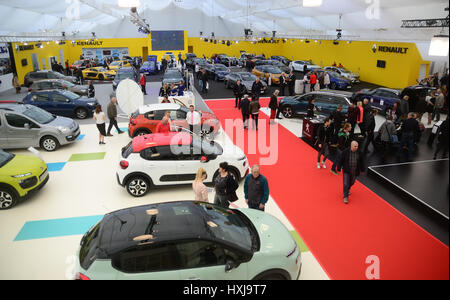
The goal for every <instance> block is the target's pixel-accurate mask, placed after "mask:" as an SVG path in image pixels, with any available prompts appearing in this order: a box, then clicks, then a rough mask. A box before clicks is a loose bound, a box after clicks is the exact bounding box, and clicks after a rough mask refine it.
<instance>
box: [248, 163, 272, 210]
mask: <svg viewBox="0 0 450 300" xmlns="http://www.w3.org/2000/svg"><path fill="white" fill-rule="evenodd" d="M244 195H245V202H246V203H247V205H248V208H252V209H258V210H261V211H264V210H265V207H266V203H267V201H268V200H269V184H268V182H267V179H266V177H264V176H263V175H261V171H260V167H259V166H258V165H254V166H253V167H252V172H251V174H248V175H247V177H245V181H244Z"/></svg>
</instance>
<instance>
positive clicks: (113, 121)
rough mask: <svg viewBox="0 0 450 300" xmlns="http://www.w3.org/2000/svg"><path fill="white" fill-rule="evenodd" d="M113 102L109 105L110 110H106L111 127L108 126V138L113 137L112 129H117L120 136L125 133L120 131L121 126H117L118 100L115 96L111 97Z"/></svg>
mask: <svg viewBox="0 0 450 300" xmlns="http://www.w3.org/2000/svg"><path fill="white" fill-rule="evenodd" d="M110 98H111V102H109V104H108V108H107V110H106V113H107V115H108V119H109V126H108V132H107V134H106V136H112V134H111V129H112V127H113V126H114V127H116V129H117V132H118V133H119V134H121V133H123V131H122V130H120V128H119V126H118V125H117V107H116V104H117V98H116V96H115V95H111V96H110Z"/></svg>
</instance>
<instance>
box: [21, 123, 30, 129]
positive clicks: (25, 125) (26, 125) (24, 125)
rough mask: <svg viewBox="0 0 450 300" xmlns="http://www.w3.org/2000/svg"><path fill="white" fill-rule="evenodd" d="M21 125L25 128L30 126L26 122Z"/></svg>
mask: <svg viewBox="0 0 450 300" xmlns="http://www.w3.org/2000/svg"><path fill="white" fill-rule="evenodd" d="M23 127H24V128H25V129H30V128H31V127H30V124H28V123H25V124H23Z"/></svg>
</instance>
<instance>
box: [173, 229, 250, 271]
mask: <svg viewBox="0 0 450 300" xmlns="http://www.w3.org/2000/svg"><path fill="white" fill-rule="evenodd" d="M207 226H208V225H207ZM176 247H177V250H178V253H179V257H180V258H181V263H182V266H183V269H181V270H179V274H180V279H182V280H246V279H248V278H247V276H248V271H247V264H246V263H243V264H241V265H240V266H239V267H237V268H235V269H233V270H231V271H230V272H226V271H225V265H226V262H227V257H229V256H235V254H234V253H233V252H232V251H230V250H229V249H228V248H225V247H223V246H222V245H221V244H219V243H217V242H213V241H207V240H195V241H187V242H183V243H179V244H177V246H176Z"/></svg>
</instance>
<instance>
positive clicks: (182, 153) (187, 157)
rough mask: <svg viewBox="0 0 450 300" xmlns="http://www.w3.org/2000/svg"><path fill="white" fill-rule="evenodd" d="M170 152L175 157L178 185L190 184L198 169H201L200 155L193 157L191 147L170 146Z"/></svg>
mask: <svg viewBox="0 0 450 300" xmlns="http://www.w3.org/2000/svg"><path fill="white" fill-rule="evenodd" d="M172 148H173V149H172V151H174V152H175V154H176V156H177V160H178V161H177V174H178V183H186V184H187V183H192V182H193V181H194V179H195V175H196V173H197V171H198V168H200V167H201V163H200V158H201V153H197V154H195V155H194V152H196V151H193V147H192V146H191V145H183V146H172Z"/></svg>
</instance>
